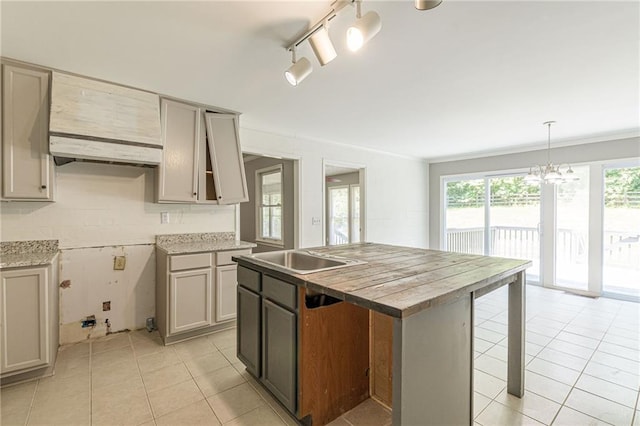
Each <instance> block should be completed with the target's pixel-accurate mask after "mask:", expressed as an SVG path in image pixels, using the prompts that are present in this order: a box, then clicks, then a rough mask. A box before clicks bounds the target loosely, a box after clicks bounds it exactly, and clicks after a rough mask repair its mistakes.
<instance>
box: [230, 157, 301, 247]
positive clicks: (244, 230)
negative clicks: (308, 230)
mask: <svg viewBox="0 0 640 426" xmlns="http://www.w3.org/2000/svg"><path fill="white" fill-rule="evenodd" d="M280 164H281V165H282V193H283V194H282V195H283V197H282V199H283V201H284V205H283V209H282V214H283V217H282V231H283V232H282V233H283V237H284V240H283V243H284V246H283V247H273V246H269V245H266V244H262V243H260V242H257V241H256V235H257V233H256V202H255V201H256V186H255V185H256V171H257V170H260V169H264V168H267V167H272V166H277V165H280ZM244 170H245V174H246V175H247V188H248V189H249V201H248V202H246V203H242V204H241V205H240V239H241V240H243V241H250V242H254V243H256V244H258V246H257V247H256V248H255V249H254V250H253V251H254V252H256V253H259V252H263V251H273V250H282V249H292V248H294V244H295V243H294V201H295V193H294V184H293V178H294V177H293V160H283V159H277V158H269V157H261V158H258V159H256V160H252V161H249V162H247V163H245V165H244Z"/></svg>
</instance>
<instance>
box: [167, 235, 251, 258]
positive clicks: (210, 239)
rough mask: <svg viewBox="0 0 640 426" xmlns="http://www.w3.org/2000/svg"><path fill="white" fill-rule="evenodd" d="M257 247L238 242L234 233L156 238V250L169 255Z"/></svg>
mask: <svg viewBox="0 0 640 426" xmlns="http://www.w3.org/2000/svg"><path fill="white" fill-rule="evenodd" d="M253 247H256V244H255V243H248V242H246V241H238V240H236V239H235V233H233V232H213V233H197V234H169V235H158V236H156V248H158V249H160V250H163V251H164V252H166V253H167V254H183V253H199V252H207V251H228V250H241V249H250V248H253Z"/></svg>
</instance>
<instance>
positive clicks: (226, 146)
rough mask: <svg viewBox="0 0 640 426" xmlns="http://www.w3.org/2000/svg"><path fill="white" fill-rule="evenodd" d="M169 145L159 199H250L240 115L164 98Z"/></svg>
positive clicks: (165, 134)
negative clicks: (241, 140) (240, 131)
mask: <svg viewBox="0 0 640 426" xmlns="http://www.w3.org/2000/svg"><path fill="white" fill-rule="evenodd" d="M161 118H162V138H163V141H164V151H163V159H162V164H161V165H160V167H159V169H158V197H157V199H158V202H174V203H204V204H235V203H240V202H243V201H248V200H249V196H248V191H247V180H246V178H245V173H244V162H243V161H242V151H241V149H240V142H239V139H238V116H237V115H235V114H219V113H212V112H207V111H206V110H205V109H204V107H201V106H197V105H192V104H188V103H182V102H177V101H173V100H168V99H162V106H161Z"/></svg>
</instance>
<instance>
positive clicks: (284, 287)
mask: <svg viewBox="0 0 640 426" xmlns="http://www.w3.org/2000/svg"><path fill="white" fill-rule="evenodd" d="M262 284H263V285H262V295H263V296H264V297H266V298H269V299H271V300H273V301H274V302H277V303H279V304H281V305H283V306H286V307H287V308H290V309H293V310H295V309H296V307H297V306H298V303H297V297H296V286H295V285H293V284H289V283H286V282H284V281H280V280H278V279H276V278H273V277H270V276H268V275H265V276H264V277H263V283H262Z"/></svg>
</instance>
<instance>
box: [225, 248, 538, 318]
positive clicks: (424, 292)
mask: <svg viewBox="0 0 640 426" xmlns="http://www.w3.org/2000/svg"><path fill="white" fill-rule="evenodd" d="M308 250H309V251H313V252H316V253H323V254H327V255H331V256H340V257H344V258H348V259H356V260H361V261H365V262H366V263H364V264H359V265H353V266H348V267H343V268H339V269H333V270H328V271H323V272H316V273H312V274H295V273H288V272H285V271H283V270H282V269H279V268H277V267H270V266H269V264H268V263H265V262H261V261H259V260H256V259H254V258H251V257H248V256H238V257H236V258H235V259H236V260H237V262H238V264H240V265H244V266H249V267H251V268H254V269H256V270H259V271H262V272H267V273H269V275H272V276H274V277H276V278H281V279H283V280H285V281H288V282H291V283H293V284H296V285H299V286H301V287H305V288H308V289H310V290H313V291H316V292H320V293H323V294H327V295H329V296H332V297H335V298H338V299H341V300H345V301H347V302H350V303H353V304H355V305H358V306H362V307H364V308H367V309H371V310H374V311H377V312H381V313H383V314H386V315H390V316H393V317H396V318H403V317H406V316H409V315H411V314H414V313H416V312H419V311H421V310H424V309H427V308H429V307H431V306H435V305H438V304H444V303H447V302H448V301H450V300H455V299H457V298H459V297H462V296H466V295H468V294H469V293H471V292H476V294H484V293H487V292H488V291H491V290H493V289H495V288H498V287H500V286H502V285H505V284H508V283H509V282H513V281H514V280H515V279H516V277H517V274H518V273H520V272H522V271H524V270H525V269H526V268H528V267H529V266H531V264H532V263H531V261H529V260H521V259H506V258H500V257H489V256H478V255H472V254H461V253H452V252H445V251H439V250H426V249H417V248H410V247H399V246H391V245H384V244H373V243H361V244H350V245H342V246H330V247H316V248H310V249H308Z"/></svg>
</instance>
